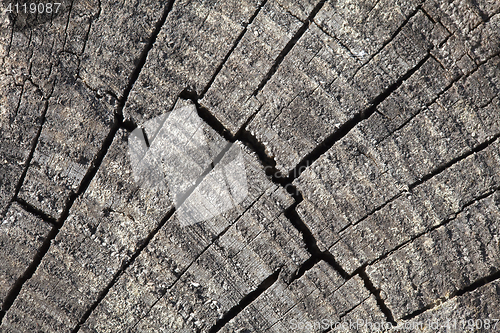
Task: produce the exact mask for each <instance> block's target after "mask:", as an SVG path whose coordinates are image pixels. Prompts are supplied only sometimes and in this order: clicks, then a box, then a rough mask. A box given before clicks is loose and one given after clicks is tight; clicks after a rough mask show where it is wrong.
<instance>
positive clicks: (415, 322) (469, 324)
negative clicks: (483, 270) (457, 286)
mask: <svg viewBox="0 0 500 333" xmlns="http://www.w3.org/2000/svg"><path fill="white" fill-rule="evenodd" d="M499 288H500V282H499V281H494V282H491V283H488V284H486V285H484V286H482V287H480V288H477V289H476V290H473V291H470V292H466V293H465V294H462V295H460V296H456V297H454V298H452V299H450V300H447V301H445V302H443V303H442V304H439V305H437V306H436V307H434V308H432V309H430V310H428V311H427V312H424V313H422V314H420V315H417V316H415V317H414V318H412V319H408V320H405V321H402V322H401V324H400V325H401V327H403V328H404V327H408V328H409V329H414V330H419V331H420V332H426V333H427V332H436V331H437V329H436V327H438V329H440V330H441V331H443V332H446V333H458V332H481V331H483V332H487V331H492V332H495V331H498V329H499V327H498V325H499V324H498V322H499V321H500V320H498V317H499V316H500V309H499V305H498V302H495V301H494V300H496V299H498V294H499V292H500V289H499Z"/></svg>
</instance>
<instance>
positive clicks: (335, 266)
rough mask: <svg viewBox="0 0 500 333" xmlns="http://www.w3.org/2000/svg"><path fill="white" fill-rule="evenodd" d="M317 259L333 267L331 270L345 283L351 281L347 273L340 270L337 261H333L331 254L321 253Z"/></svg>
mask: <svg viewBox="0 0 500 333" xmlns="http://www.w3.org/2000/svg"><path fill="white" fill-rule="evenodd" d="M319 257H320V258H321V260H324V261H325V262H326V263H327V264H329V265H330V266H331V267H333V269H335V270H336V271H337V272H338V273H339V274H340V276H342V277H343V278H344V279H345V280H346V281H348V280H350V279H351V276H349V274H347V272H346V271H345V270H344V269H343V268H342V266H340V264H339V263H338V262H337V260H335V257H334V256H333V254H331V253H330V252H329V251H323V252H321V253H320V255H319Z"/></svg>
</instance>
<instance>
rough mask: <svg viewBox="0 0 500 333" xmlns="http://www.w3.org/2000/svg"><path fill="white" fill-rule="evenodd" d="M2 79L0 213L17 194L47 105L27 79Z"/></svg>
mask: <svg viewBox="0 0 500 333" xmlns="http://www.w3.org/2000/svg"><path fill="white" fill-rule="evenodd" d="M1 82H2V83H1V88H0V89H1V90H2V92H1V94H2V97H1V106H0V108H1V116H0V126H1V130H0V159H1V160H0V173H1V181H0V216H2V215H3V214H4V213H5V211H6V210H7V209H8V205H9V204H10V202H11V200H12V199H13V198H14V196H15V194H16V193H15V192H16V190H17V189H18V186H19V181H20V180H21V176H22V174H23V172H24V169H25V168H26V167H27V163H29V158H30V154H31V152H32V146H33V145H34V144H35V141H36V138H37V134H38V130H39V127H40V125H41V122H42V117H43V114H44V112H45V108H46V105H45V102H44V101H43V99H42V97H43V95H42V93H41V91H40V90H39V89H38V88H37V87H36V86H34V85H33V84H32V83H31V82H30V81H26V82H24V84H23V83H21V85H17V84H16V83H15V81H14V78H13V77H12V76H2V80H1Z"/></svg>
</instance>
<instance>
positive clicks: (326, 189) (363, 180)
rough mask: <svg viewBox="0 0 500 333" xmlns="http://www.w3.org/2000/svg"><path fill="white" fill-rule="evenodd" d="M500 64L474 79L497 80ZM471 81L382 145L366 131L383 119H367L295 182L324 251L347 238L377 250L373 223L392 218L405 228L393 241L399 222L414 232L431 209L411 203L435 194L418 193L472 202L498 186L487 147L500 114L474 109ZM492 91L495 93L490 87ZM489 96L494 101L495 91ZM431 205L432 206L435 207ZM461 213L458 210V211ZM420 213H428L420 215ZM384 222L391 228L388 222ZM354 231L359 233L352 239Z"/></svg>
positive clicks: (441, 209) (493, 156)
mask: <svg viewBox="0 0 500 333" xmlns="http://www.w3.org/2000/svg"><path fill="white" fill-rule="evenodd" d="M497 63H498V59H496V58H494V59H492V60H490V62H488V63H486V64H484V65H482V66H481V67H480V68H479V69H478V70H477V72H476V73H482V74H483V75H484V74H488V72H489V73H491V71H493V73H491V74H489V76H490V77H495V76H497V75H498V70H497V67H496V64H497ZM474 74H475V73H474ZM486 77H488V76H486ZM472 80H474V76H471V77H468V78H467V79H466V80H464V81H463V82H459V83H457V84H456V85H455V86H453V87H452V89H450V90H448V91H447V93H445V94H444V95H442V96H441V98H440V99H439V100H438V101H436V102H435V103H434V104H432V105H431V106H429V108H426V109H425V110H423V111H422V112H420V113H418V115H416V116H415V117H414V118H412V119H411V120H410V121H409V122H407V123H406V124H405V126H404V127H402V128H401V129H399V130H397V131H395V132H393V133H392V134H390V135H387V136H386V137H385V138H384V139H383V140H382V141H380V142H378V143H377V139H374V138H373V136H372V135H371V133H372V132H370V131H369V130H368V131H366V130H365V129H366V128H368V129H370V126H371V123H370V122H371V121H372V120H373V119H375V120H380V121H383V120H384V119H383V118H382V119H381V118H378V119H377V118H369V119H368V120H366V121H364V122H362V123H360V124H359V126H357V127H356V128H354V129H353V130H352V131H351V132H350V133H349V134H348V135H347V136H346V137H344V138H343V139H342V140H340V141H339V142H338V143H337V144H336V145H334V146H333V147H332V148H331V149H330V150H329V151H328V152H327V153H326V154H325V155H323V156H322V157H321V158H320V159H319V160H318V161H317V162H316V163H315V164H314V165H313V166H311V168H309V169H308V170H307V171H305V172H304V173H303V174H302V175H301V176H300V177H299V178H298V179H297V180H296V184H297V186H298V188H299V189H301V190H302V192H303V194H304V197H305V198H306V200H304V201H303V202H302V203H301V204H300V205H299V207H298V209H299V214H301V215H302V216H303V218H304V219H305V220H306V221H307V222H306V223H307V224H308V225H309V226H310V228H311V231H312V232H313V234H314V235H315V236H316V237H317V239H318V241H319V246H320V248H323V249H326V248H329V247H331V246H332V245H333V244H335V243H336V242H337V241H338V239H339V238H343V237H344V236H347V238H349V240H348V241H347V243H349V244H350V243H354V244H356V245H355V246H356V247H358V246H359V247H360V248H366V249H372V248H376V246H375V245H373V247H372V246H371V245H370V243H371V242H375V243H377V242H384V241H385V240H386V238H385V237H382V238H380V236H376V235H375V234H374V233H373V232H369V231H368V230H370V229H371V228H372V224H375V225H380V229H381V230H384V229H386V227H387V223H390V221H392V220H394V221H395V223H396V224H400V225H401V229H397V230H398V231H395V232H394V233H395V235H397V234H398V232H402V231H403V230H404V229H405V228H404V227H403V225H404V224H402V222H403V221H404V220H405V219H406V218H408V220H409V223H411V224H413V225H415V226H416V225H417V224H416V223H415V222H416V220H415V218H416V217H417V216H423V215H426V214H428V210H429V209H430V207H432V206H429V207H423V206H422V204H418V203H411V202H412V200H417V201H416V202H425V200H426V199H427V198H428V197H429V195H430V193H425V192H420V193H421V194H419V190H420V189H421V188H429V187H432V186H440V187H443V186H447V187H449V188H450V191H452V190H453V192H452V193H450V194H448V195H447V197H451V196H455V197H456V198H457V199H456V200H462V203H466V202H467V199H466V198H467V197H468V196H472V197H471V200H473V199H474V198H475V197H477V196H480V195H481V194H482V193H485V192H487V191H489V190H491V189H492V188H493V187H494V186H496V185H497V184H498V180H494V181H492V180H491V179H495V176H496V174H497V173H498V164H497V163H498V162H497V159H498V157H497V156H496V155H497V154H498V144H497V142H494V143H493V144H492V146H491V147H487V146H488V145H489V144H491V143H492V140H493V139H494V138H496V137H498V136H499V135H500V132H499V129H500V128H499V127H498V125H499V124H500V118H499V117H500V115H499V113H497V112H490V110H489V108H490V107H491V106H490V104H488V105H487V106H486V108H478V107H474V105H475V104H479V103H475V104H472V103H473V102H474V100H473V99H476V100H477V99H478V98H480V96H478V95H477V94H474V92H470V89H468V87H467V86H468V85H469V82H471V81H472ZM491 89H492V90H493V89H496V88H495V87H491ZM463 91H465V92H463ZM493 91H494V90H493ZM460 92H463V93H460ZM483 94H488V86H485V87H484V89H483ZM491 96H492V97H493V96H494V93H493V92H492V93H491ZM471 99H472V101H471ZM492 103H497V102H496V99H493V100H492ZM497 107H498V106H497V104H496V105H494V106H493V108H497ZM382 124H383V123H382ZM483 148H486V149H485V150H484V153H483V152H479V153H478V154H477V156H474V155H473V156H471V157H470V158H469V159H468V160H464V161H463V163H462V164H463V165H466V166H465V167H461V164H460V163H457V166H456V167H455V168H452V169H451V170H447V169H446V168H447V167H448V166H451V165H453V164H454V163H455V162H459V161H460V160H461V159H464V158H466V157H467V156H469V155H470V154H472V153H473V152H474V151H475V150H481V149H483ZM482 156H485V157H484V158H483V157H482ZM479 161H484V162H482V163H481V164H480V165H481V166H480V167H476V165H477V163H478V162H479ZM441 169H445V170H441ZM441 171H443V175H440V177H437V178H436V179H432V180H431V183H430V184H432V185H431V186H429V185H428V184H426V183H425V182H424V183H423V184H422V185H420V186H417V187H415V186H416V185H418V184H419V183H421V182H422V181H423V180H426V179H427V178H429V177H432V176H433V175H435V174H438V173H440V172H441ZM472 175H474V176H472ZM474 177H479V178H480V179H482V180H483V182H479V183H478V185H477V186H476V187H478V188H477V189H474V188H473V187H472V186H471V185H468V184H467V181H475V179H474ZM439 179H450V180H454V182H455V184H456V185H453V184H449V183H442V182H440V181H439ZM329 180H335V182H334V183H332V182H331V181H329ZM305 184H308V185H307V186H306V185H305ZM312 184H315V185H312ZM441 184H443V185H441ZM409 187H411V188H412V190H413V191H412V192H413V193H409V197H406V195H403V196H401V197H398V198H397V199H396V200H394V202H391V204H389V205H387V206H384V205H385V204H386V203H387V202H389V201H390V200H391V199H393V198H395V197H396V196H398V195H399V194H401V193H403V192H404V191H408V189H409ZM413 187H415V188H414V189H413ZM406 200H409V201H406ZM448 201H449V199H448ZM401 202H407V203H406V204H404V205H403V206H408V208H407V209H404V213H402V214H401V218H403V220H399V219H396V217H397V216H398V215H397V212H398V211H399V210H400V209H403V208H402V207H403V206H402V207H401V208H400V209H396V207H399V206H398V205H399V204H400V203H401ZM431 204H432V205H435V204H437V201H436V202H431ZM446 207H449V208H446ZM452 207H454V205H453V202H449V203H448V202H447V201H445V202H444V203H443V204H440V206H438V207H436V208H433V210H435V211H436V212H438V213H439V214H438V215H437V216H440V217H439V218H440V219H446V216H447V215H446V213H445V212H446V211H447V210H449V209H452ZM460 208H461V207H460V205H459V206H456V208H454V209H460ZM379 209H380V210H379ZM408 209H409V210H408ZM421 209H423V210H422V211H421V212H419V210H421ZM377 210H379V211H377ZM412 211H413V213H412ZM374 212H375V213H374ZM372 213H374V214H373V215H372ZM443 213H445V214H444V215H443ZM410 217H411V218H410ZM386 220H387V222H386V223H383V221H386ZM327 221H328V222H327ZM360 221H362V222H361V224H360V226H359V227H356V226H355V227H352V228H348V226H350V225H353V224H354V225H356V224H357V223H358V222H360ZM396 221H397V222H396ZM346 228H347V230H345V229H346ZM354 230H356V231H355V232H354V233H353V234H352V235H350V233H351V232H353V231H354ZM362 230H366V231H362ZM339 233H340V234H339ZM355 235H356V236H355ZM401 236H404V237H405V236H408V235H406V234H404V235H401ZM360 237H361V240H363V237H366V239H367V240H368V239H372V241H367V243H365V242H363V241H361V242H360ZM342 244H343V242H340V243H339V244H338V245H336V249H338V250H339V256H340V257H344V255H345V253H346V252H343V251H341V250H340V247H342V246H343V245H342ZM394 244H397V242H394ZM395 246H396V245H395ZM367 251H369V250H367ZM352 252H354V253H356V254H355V255H354V256H351V255H348V256H347V257H349V258H350V259H349V260H351V259H354V258H355V257H356V256H360V255H361V252H359V251H358V250H354V249H353V250H352ZM361 262H365V261H364V260H362V261H361ZM359 266H360V265H358V264H356V265H352V264H349V265H347V266H346V267H343V268H344V269H346V270H347V271H351V272H352V271H354V270H355V269H356V268H357V267H359Z"/></svg>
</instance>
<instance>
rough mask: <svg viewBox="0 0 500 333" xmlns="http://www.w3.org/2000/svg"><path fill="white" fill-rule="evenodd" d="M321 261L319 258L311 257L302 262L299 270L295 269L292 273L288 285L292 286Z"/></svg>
mask: <svg viewBox="0 0 500 333" xmlns="http://www.w3.org/2000/svg"><path fill="white" fill-rule="evenodd" d="M320 261H321V259H320V258H318V257H317V256H311V257H310V258H309V259H307V260H306V261H304V263H303V264H302V265H300V267H299V269H297V270H296V271H295V272H293V274H292V276H291V277H290V281H289V282H288V285H290V284H292V283H293V282H294V281H297V280H298V279H300V278H301V277H303V276H304V274H306V272H307V271H308V270H310V269H312V268H313V267H314V265H316V264H317V263H319V262H320Z"/></svg>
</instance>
